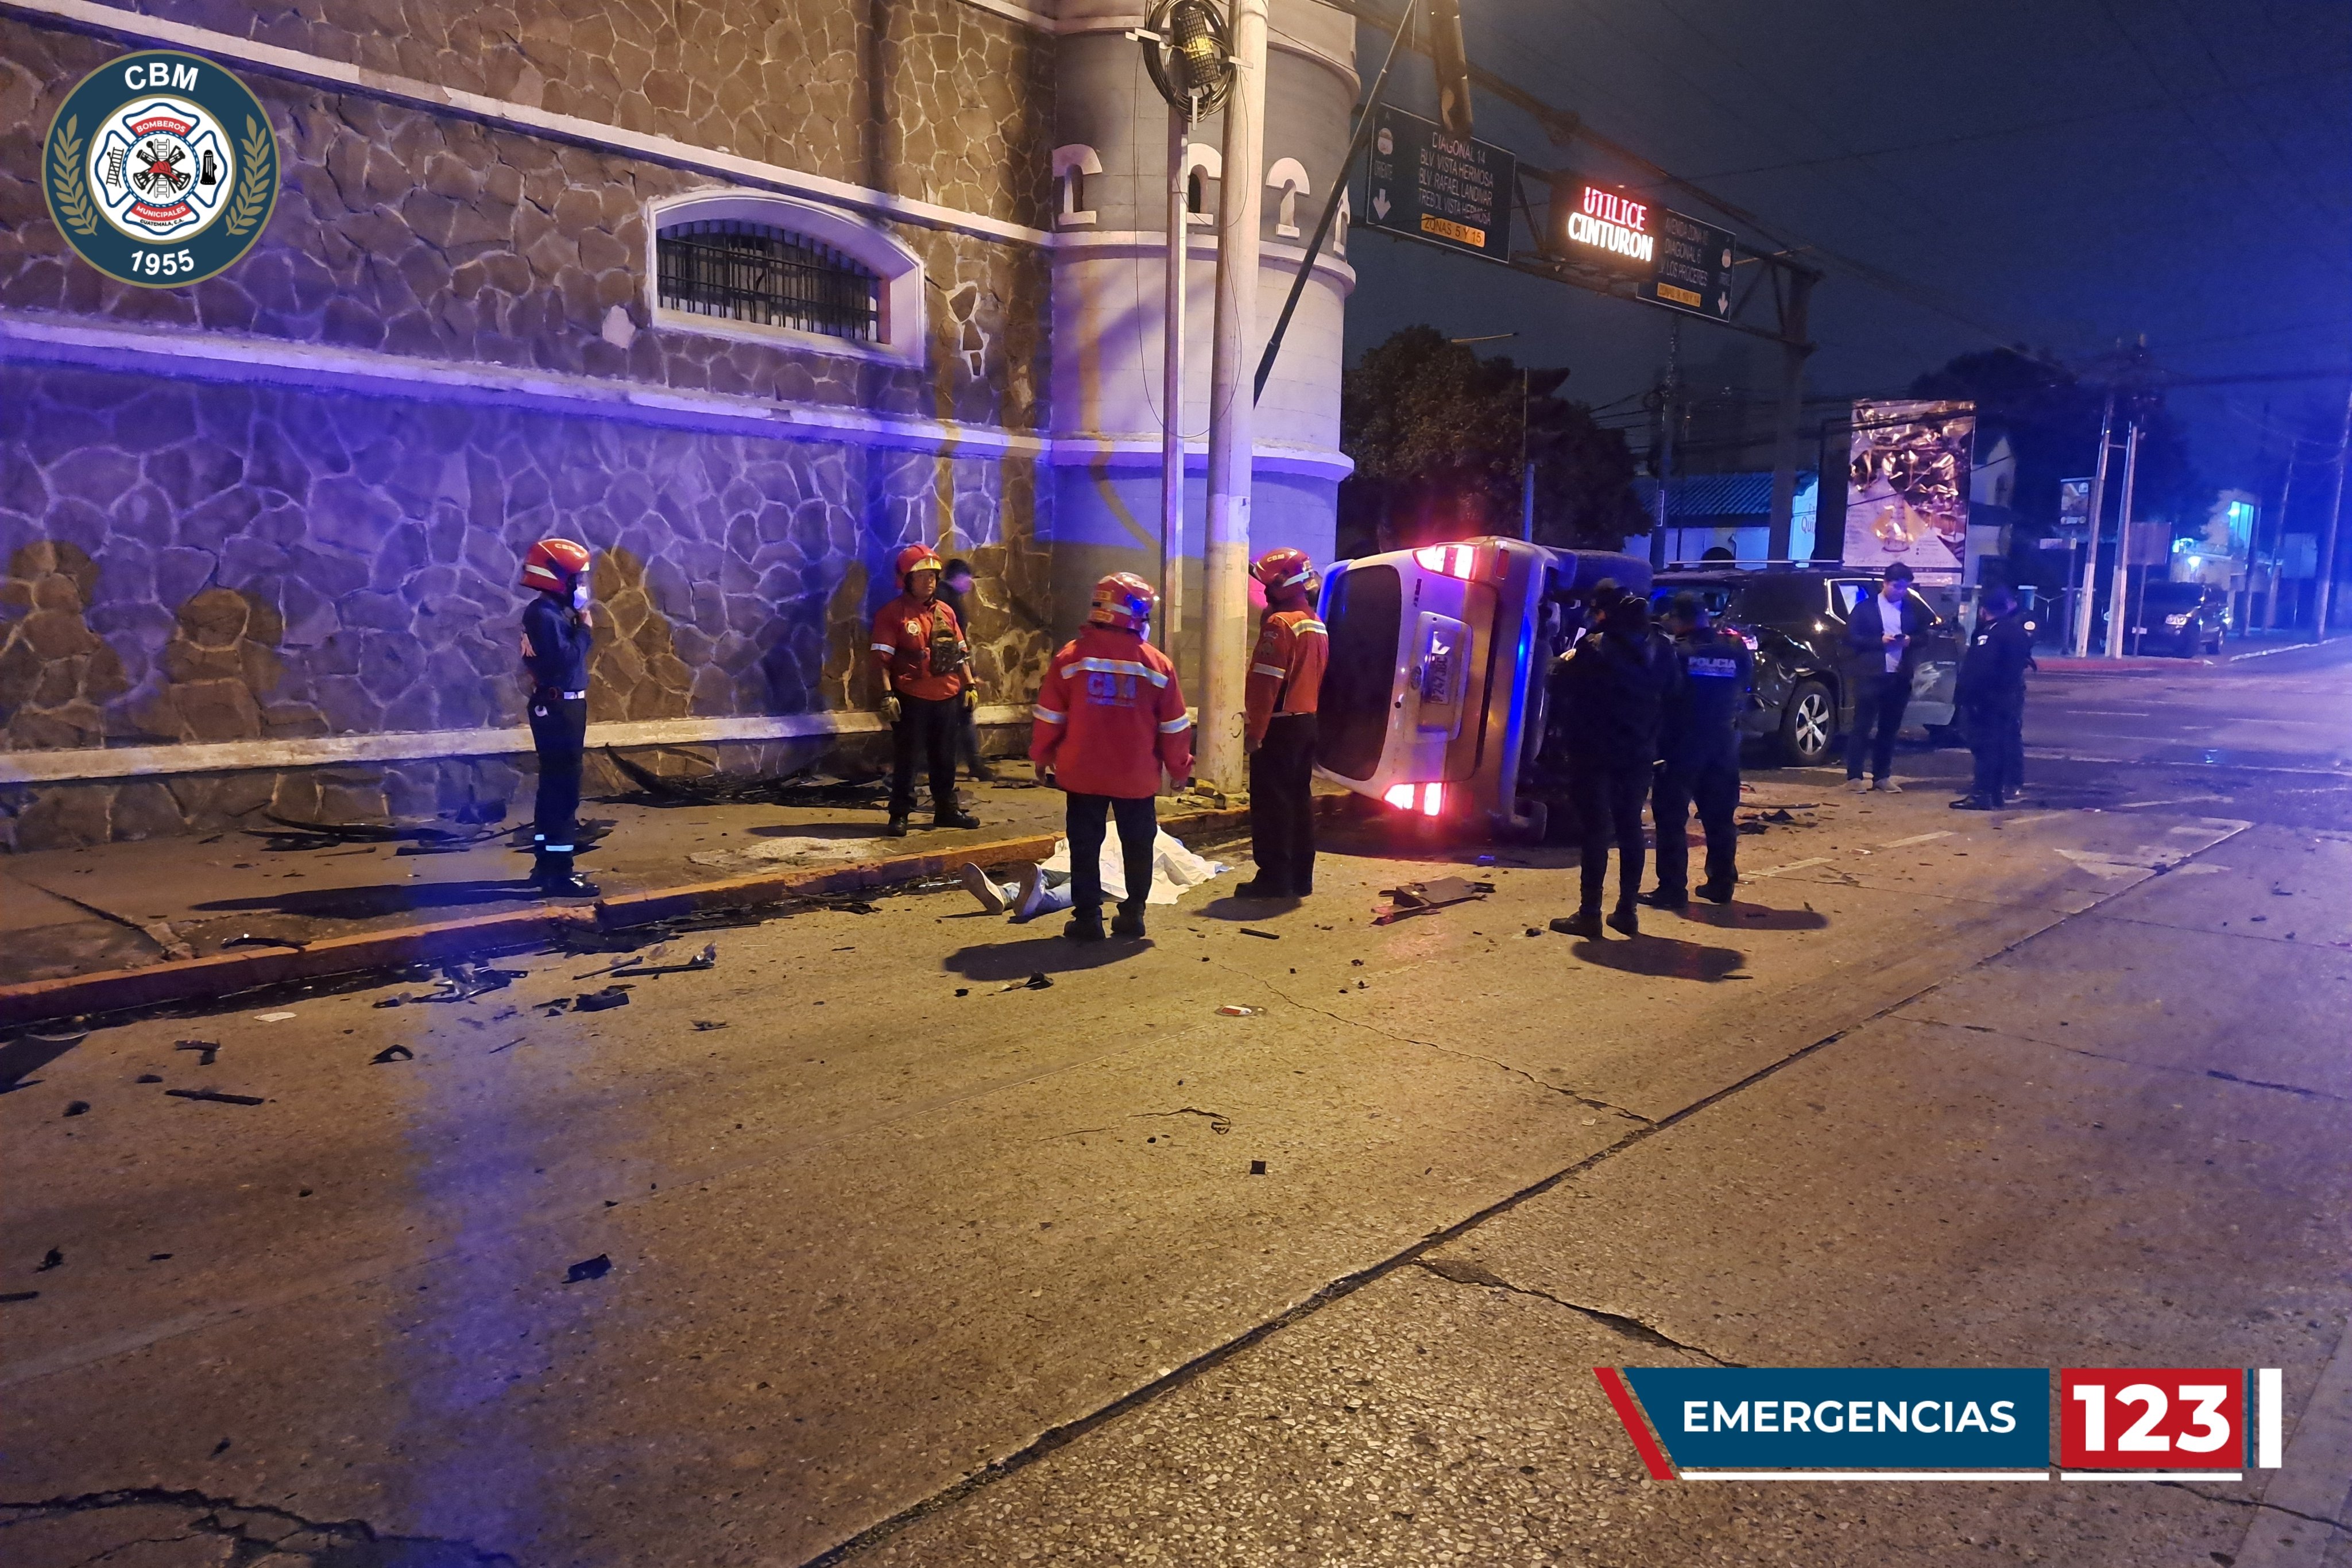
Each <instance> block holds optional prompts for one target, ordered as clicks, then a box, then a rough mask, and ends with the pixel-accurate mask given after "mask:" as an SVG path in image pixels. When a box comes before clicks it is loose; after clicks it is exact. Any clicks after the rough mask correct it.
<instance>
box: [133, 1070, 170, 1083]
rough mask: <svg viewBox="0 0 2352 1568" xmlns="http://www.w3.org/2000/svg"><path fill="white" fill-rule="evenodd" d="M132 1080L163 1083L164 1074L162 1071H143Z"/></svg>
mask: <svg viewBox="0 0 2352 1568" xmlns="http://www.w3.org/2000/svg"><path fill="white" fill-rule="evenodd" d="M131 1082H133V1083H161V1082H163V1074H162V1073H160V1072H142V1073H141V1074H140V1075H139V1076H138V1077H136V1078H134V1079H132V1080H131Z"/></svg>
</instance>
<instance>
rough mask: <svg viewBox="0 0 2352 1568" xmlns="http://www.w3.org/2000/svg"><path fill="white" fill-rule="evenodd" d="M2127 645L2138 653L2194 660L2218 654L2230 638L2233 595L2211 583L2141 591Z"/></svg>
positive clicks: (2162, 584) (2152, 586)
mask: <svg viewBox="0 0 2352 1568" xmlns="http://www.w3.org/2000/svg"><path fill="white" fill-rule="evenodd" d="M2127 630H2128V632H2130V635H2129V637H2128V638H2127V639H2126V646H2127V647H2129V648H2130V649H2131V651H2132V652H2134V653H2172V654H2177V655H2179V657H2181V658H2184V659H2193V658H2195V657H2197V656H2198V655H2199V654H2200V653H2220V652H2221V644H2222V643H2224V642H2225V641H2226V640H2227V639H2228V637H2229V634H2230V594H2229V591H2228V590H2227V589H2221V588H2216V587H2214V586H2213V585H2212V584H2210V583H2207V582H2151V583H2149V584H2147V586H2146V587H2145V588H2143V589H2142V590H2141V591H2140V599H2139V613H2138V614H2137V615H2135V616H2133V617H2132V622H2131V625H2130V626H2129V627H2128V628H2127Z"/></svg>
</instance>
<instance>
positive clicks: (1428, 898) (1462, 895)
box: [1372, 876, 1495, 925]
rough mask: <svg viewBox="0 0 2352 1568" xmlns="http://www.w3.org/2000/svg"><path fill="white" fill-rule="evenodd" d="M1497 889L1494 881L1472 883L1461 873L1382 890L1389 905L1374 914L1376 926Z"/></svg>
mask: <svg viewBox="0 0 2352 1568" xmlns="http://www.w3.org/2000/svg"><path fill="white" fill-rule="evenodd" d="M1494 891H1495V884H1494V883H1491V882H1469V881H1465V879H1463V878H1461V877H1458V876H1442V877H1439V878H1438V879H1437V880H1436V881H1434V882H1408V883H1400V884H1398V885H1397V886H1395V887H1384V888H1382V889H1381V896H1382V897H1384V898H1386V899H1388V900H1389V906H1388V907H1387V908H1386V909H1383V910H1381V912H1380V913H1379V914H1377V915H1373V916H1372V924H1373V925H1390V924H1391V923H1392V922H1395V921H1399V920H1403V919H1406V918H1408V917H1410V916H1412V915H1428V914H1431V913H1433V912H1434V911H1436V910H1440V909H1444V908H1446V907H1447V906H1449V905H1451V904H1466V903H1468V902H1469V901H1470V900H1472V899H1474V898H1484V897H1486V895H1487V894H1490V893H1492V892H1494Z"/></svg>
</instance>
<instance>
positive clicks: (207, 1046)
mask: <svg viewBox="0 0 2352 1568" xmlns="http://www.w3.org/2000/svg"><path fill="white" fill-rule="evenodd" d="M172 1049H173V1051H202V1052H204V1054H203V1055H201V1056H199V1057H197V1058H196V1065H197V1066H198V1067H210V1066H211V1065H212V1064H213V1063H214V1062H215V1061H218V1060H220V1041H218V1040H173V1042H172Z"/></svg>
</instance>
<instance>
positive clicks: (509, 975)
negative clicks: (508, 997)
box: [375, 959, 530, 1008]
mask: <svg viewBox="0 0 2352 1568" xmlns="http://www.w3.org/2000/svg"><path fill="white" fill-rule="evenodd" d="M528 973H530V971H529V970H526V969H501V968H499V967H496V966H494V965H490V964H477V963H473V962H471V961H470V960H467V959H459V960H457V962H455V963H448V964H444V965H442V966H441V968H440V974H439V976H438V977H436V979H435V981H434V986H435V988H434V989H433V990H430V991H427V992H425V993H424V994H423V995H421V996H419V995H414V994H412V993H410V992H407V991H403V992H401V993H400V995H398V996H396V997H386V998H383V1000H382V1001H380V1002H378V1003H376V1004H375V1005H376V1006H377V1007H380V1008H396V1007H401V1006H403V1005H407V1006H417V1005H420V1004H423V1003H425V1002H469V1001H472V1000H473V999H474V998H476V997H478V996H483V995H486V994H488V992H491V991H502V990H504V989H506V988H508V987H509V986H511V985H513V984H514V983H515V982H516V981H517V980H520V979H521V978H522V977H524V976H525V975H526V974H528Z"/></svg>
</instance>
